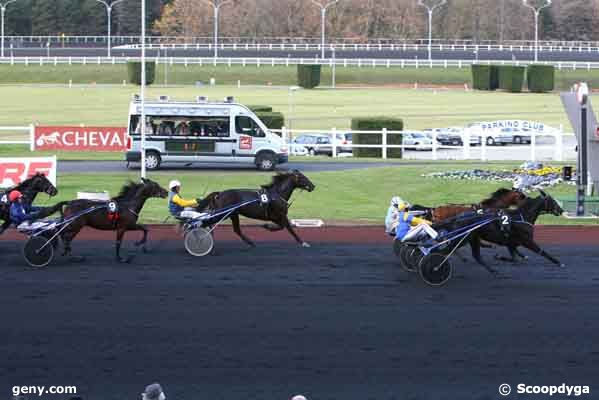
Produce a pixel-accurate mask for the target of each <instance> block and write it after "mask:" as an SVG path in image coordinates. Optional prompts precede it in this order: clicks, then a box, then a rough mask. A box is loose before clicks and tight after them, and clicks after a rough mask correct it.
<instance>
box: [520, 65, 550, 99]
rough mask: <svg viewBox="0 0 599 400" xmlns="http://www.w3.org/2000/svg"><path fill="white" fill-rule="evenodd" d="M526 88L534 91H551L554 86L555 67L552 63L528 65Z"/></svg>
mask: <svg viewBox="0 0 599 400" xmlns="http://www.w3.org/2000/svg"><path fill="white" fill-rule="evenodd" d="M527 81H528V90H530V91H531V92H534V93H544V92H551V91H552V90H553V89H554V88H555V67H554V66H552V65H529V66H528V71H527Z"/></svg>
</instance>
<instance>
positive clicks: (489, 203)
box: [410, 188, 526, 223]
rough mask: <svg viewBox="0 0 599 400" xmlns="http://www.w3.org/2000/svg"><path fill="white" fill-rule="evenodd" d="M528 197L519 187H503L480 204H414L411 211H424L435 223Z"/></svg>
mask: <svg viewBox="0 0 599 400" xmlns="http://www.w3.org/2000/svg"><path fill="white" fill-rule="evenodd" d="M525 199H526V194H525V193H523V192H522V191H520V190H518V189H505V188H501V189H498V190H496V191H495V192H493V193H492V194H491V196H490V197H489V198H488V199H485V200H483V201H481V202H480V203H478V204H470V205H467V204H447V205H443V206H440V207H425V206H421V205H413V206H411V207H410V211H423V212H424V215H423V217H424V218H425V219H428V220H429V221H431V222H433V223H438V222H441V221H443V220H446V219H448V218H452V217H455V216H457V215H460V214H463V213H467V212H470V211H476V210H480V209H483V210H486V209H505V208H509V207H511V206H517V205H519V204H521V203H522V202H523V201H524V200H525Z"/></svg>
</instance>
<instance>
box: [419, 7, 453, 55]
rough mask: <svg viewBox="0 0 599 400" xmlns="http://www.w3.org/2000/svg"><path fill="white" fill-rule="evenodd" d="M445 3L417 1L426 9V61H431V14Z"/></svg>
mask: <svg viewBox="0 0 599 400" xmlns="http://www.w3.org/2000/svg"><path fill="white" fill-rule="evenodd" d="M445 3H447V0H437V1H435V2H432V1H426V0H418V5H419V6H422V7H424V8H426V11H428V59H429V61H430V60H432V59H433V12H435V9H437V8H439V7H441V6H442V5H444V4H445Z"/></svg>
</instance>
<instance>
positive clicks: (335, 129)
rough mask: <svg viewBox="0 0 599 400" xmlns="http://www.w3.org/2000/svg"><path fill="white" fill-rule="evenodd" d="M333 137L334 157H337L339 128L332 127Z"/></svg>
mask: <svg viewBox="0 0 599 400" xmlns="http://www.w3.org/2000/svg"><path fill="white" fill-rule="evenodd" d="M332 132H333V137H332V138H331V144H332V145H333V158H337V128H333V129H332Z"/></svg>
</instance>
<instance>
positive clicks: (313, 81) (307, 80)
mask: <svg viewBox="0 0 599 400" xmlns="http://www.w3.org/2000/svg"><path fill="white" fill-rule="evenodd" d="M320 71H321V66H320V65H298V66H297V85H298V86H300V87H303V88H304V89H314V88H315V87H316V86H318V85H320Z"/></svg>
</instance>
